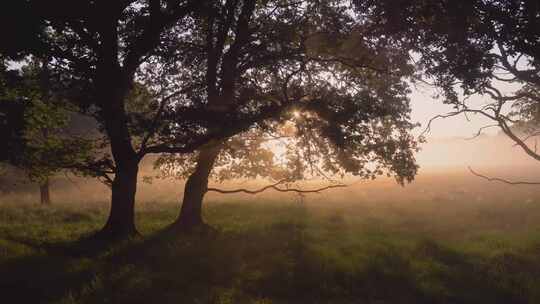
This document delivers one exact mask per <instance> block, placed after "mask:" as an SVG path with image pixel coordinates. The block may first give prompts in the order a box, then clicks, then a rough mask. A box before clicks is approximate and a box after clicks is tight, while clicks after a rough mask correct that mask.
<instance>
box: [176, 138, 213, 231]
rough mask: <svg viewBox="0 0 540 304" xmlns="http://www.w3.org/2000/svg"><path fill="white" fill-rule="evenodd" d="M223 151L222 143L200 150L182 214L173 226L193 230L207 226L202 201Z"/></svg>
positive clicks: (189, 181)
mask: <svg viewBox="0 0 540 304" xmlns="http://www.w3.org/2000/svg"><path fill="white" fill-rule="evenodd" d="M220 151H221V145H219V144H217V145H213V146H208V147H204V148H202V149H201V150H200V151H199V156H198V158H197V166H196V168H195V171H194V172H193V173H192V174H191V175H190V176H189V178H188V179H187V181H186V185H185V188H184V199H183V201H182V209H181V210H180V215H179V216H178V218H177V220H176V221H175V223H174V224H173V227H175V228H179V229H181V230H183V231H191V230H193V229H194V228H196V227H202V226H205V224H204V221H203V219H202V203H203V198H204V195H205V194H206V191H207V189H208V178H209V176H210V172H211V171H212V168H213V167H214V163H215V161H216V159H217V156H218V155H219V152H220Z"/></svg>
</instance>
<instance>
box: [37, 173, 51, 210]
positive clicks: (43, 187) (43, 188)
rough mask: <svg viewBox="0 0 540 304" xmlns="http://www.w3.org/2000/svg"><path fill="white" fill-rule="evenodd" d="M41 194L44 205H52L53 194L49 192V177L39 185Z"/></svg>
mask: <svg viewBox="0 0 540 304" xmlns="http://www.w3.org/2000/svg"><path fill="white" fill-rule="evenodd" d="M39 194H40V199H41V204H42V205H50V204H51V193H50V191H49V178H48V177H47V178H45V180H44V181H42V182H41V183H40V184H39Z"/></svg>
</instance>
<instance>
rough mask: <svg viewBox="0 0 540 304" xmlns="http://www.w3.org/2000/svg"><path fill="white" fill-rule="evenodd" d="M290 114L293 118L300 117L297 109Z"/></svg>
mask: <svg viewBox="0 0 540 304" xmlns="http://www.w3.org/2000/svg"><path fill="white" fill-rule="evenodd" d="M292 115H293V117H294V118H300V112H299V111H293V112H292Z"/></svg>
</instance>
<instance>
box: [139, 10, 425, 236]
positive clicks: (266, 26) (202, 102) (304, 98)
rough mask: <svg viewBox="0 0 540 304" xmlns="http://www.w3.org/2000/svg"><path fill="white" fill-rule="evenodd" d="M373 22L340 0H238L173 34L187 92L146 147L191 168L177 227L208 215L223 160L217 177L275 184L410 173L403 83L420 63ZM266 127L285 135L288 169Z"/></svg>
mask: <svg viewBox="0 0 540 304" xmlns="http://www.w3.org/2000/svg"><path fill="white" fill-rule="evenodd" d="M373 25H374V24H372V22H371V21H370V16H367V15H365V14H364V15H362V14H357V13H354V12H353V11H352V10H351V7H350V6H349V5H348V3H347V2H343V1H295V2H286V3H284V2H282V1H265V2H260V1H255V0H245V1H232V0H231V1H224V2H223V3H212V5H209V6H208V7H207V8H206V9H205V10H204V12H200V15H199V18H198V19H196V20H194V22H193V24H191V27H190V32H189V35H185V36H184V37H182V39H180V40H179V41H178V42H177V53H178V54H179V57H178V58H177V60H176V61H175V65H176V68H175V69H174V70H176V75H175V77H176V78H177V79H179V81H181V82H182V83H183V84H184V85H183V87H184V88H185V89H184V91H183V92H181V93H179V94H178V95H177V96H175V98H174V102H172V103H171V104H170V105H169V106H167V107H165V108H164V114H163V116H162V117H163V119H162V122H165V121H169V122H168V123H165V124H164V126H163V128H161V129H160V131H159V136H158V139H159V142H160V144H157V145H155V146H154V147H152V148H148V150H149V151H153V152H165V153H170V154H173V155H174V154H180V156H177V157H174V156H170V157H166V158H165V159H163V160H162V161H161V162H160V163H159V164H158V165H161V166H164V167H165V168H169V169H170V168H171V166H173V168H174V164H177V165H180V167H181V168H183V169H184V170H180V172H183V173H184V176H187V182H186V185H185V191H184V198H183V203H182V210H181V212H180V215H179V217H178V219H177V221H176V223H175V224H174V227H178V228H180V229H182V230H185V229H188V230H189V229H192V228H193V227H195V226H200V225H202V224H203V221H202V217H201V206H202V200H203V197H204V195H205V193H206V192H207V191H208V190H213V191H219V189H208V179H209V177H210V174H211V172H212V170H213V169H214V168H215V167H218V169H217V170H215V172H214V173H215V174H216V175H217V176H221V178H227V177H250V178H253V177H272V178H274V179H275V180H278V181H281V182H278V184H281V183H283V182H284V181H293V180H298V179H302V178H303V177H304V176H305V174H306V172H308V171H309V174H315V175H326V174H329V175H332V174H334V175H335V174H337V175H345V174H351V175H357V176H361V177H375V176H377V175H379V174H383V173H384V172H387V173H392V174H394V175H395V176H396V178H397V179H398V181H400V182H403V181H406V180H411V179H412V178H413V176H414V175H415V173H416V170H417V166H416V164H415V163H414V157H413V152H414V150H415V149H416V145H415V142H414V139H413V137H412V136H411V135H410V134H409V131H410V130H411V129H412V128H413V127H414V125H413V124H412V123H410V122H409V112H410V108H409V100H408V98H407V94H408V93H409V90H408V86H407V84H406V82H405V80H406V79H407V77H410V76H411V75H412V73H413V68H412V67H411V65H410V61H409V56H408V53H407V49H406V48H404V47H403V46H404V45H403V44H402V41H401V40H399V39H393V38H392V37H389V36H384V35H380V31H374V30H373ZM287 126H289V127H290V128H292V129H293V131H292V132H288V134H287V132H286V130H285V129H287ZM290 128H289V129H290ZM289 131H290V130H289ZM265 136H270V137H271V138H279V137H285V136H286V137H288V138H287V141H288V149H286V150H287V152H286V157H285V163H283V164H281V166H276V164H275V162H276V161H278V159H277V158H276V157H273V156H272V151H271V149H268V148H265V147H264V144H263V143H262V141H261V138H264V137H265ZM201 143H204V145H202V146H201ZM199 146H200V147H201V148H200V149H196V150H197V153H196V154H195V155H193V154H189V153H191V152H193V151H194V149H193V148H194V147H199ZM242 151H244V152H242ZM265 151H266V152H265ZM186 152H188V155H182V153H184V154H185V153H186ZM255 155H257V156H255ZM278 167H279V168H278ZM274 169H276V170H274ZM174 170H177V169H173V171H174ZM283 173H286V174H285V175H282V176H281V178H280V176H279V175H280V174H283ZM283 176H285V178H286V179H285V180H283V179H282V178H283ZM278 184H274V185H273V187H269V188H273V189H276V188H277V189H281V188H278ZM221 192H226V191H221ZM244 192H249V191H244ZM254 192H256V191H254Z"/></svg>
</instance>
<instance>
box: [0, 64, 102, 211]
mask: <svg viewBox="0 0 540 304" xmlns="http://www.w3.org/2000/svg"><path fill="white" fill-rule="evenodd" d="M49 64H50V62H48V61H47V60H40V61H38V60H29V61H28V63H27V64H26V65H25V66H22V67H21V68H20V69H19V70H18V71H15V70H11V71H6V70H4V71H3V76H4V77H2V79H3V80H4V81H3V82H4V86H3V87H4V89H3V90H2V93H1V94H0V96H1V98H0V105H1V107H0V114H2V117H4V118H5V119H4V120H3V123H2V124H1V129H2V134H3V135H4V136H3V138H4V144H5V149H4V150H3V151H4V154H3V155H2V161H4V162H7V163H9V164H10V165H12V166H15V167H17V168H19V169H21V170H23V171H24V172H25V174H26V175H27V176H28V178H29V179H30V181H32V182H37V183H38V184H39V186H40V187H39V188H40V198H41V203H42V204H44V205H48V204H50V203H51V199H50V190H49V179H50V177H52V176H53V175H54V174H56V173H57V172H59V171H61V170H66V169H69V170H71V171H72V172H74V173H77V174H85V175H88V174H89V172H87V171H88V170H87V169H85V168H84V167H83V165H82V164H84V163H85V162H88V161H89V160H91V159H92V155H93V153H95V152H94V151H93V149H94V147H93V145H92V141H91V140H90V139H89V138H88V135H87V134H85V136H84V137H85V138H83V136H82V135H81V134H71V132H69V130H68V126H69V124H70V116H71V114H72V112H73V107H72V106H71V107H70V105H69V104H67V103H65V102H63V101H61V100H58V99H57V98H56V97H55V96H54V93H53V92H52V91H51V88H52V87H53V86H52V85H51V83H50V80H51V79H50V75H49V73H48V65H49Z"/></svg>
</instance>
